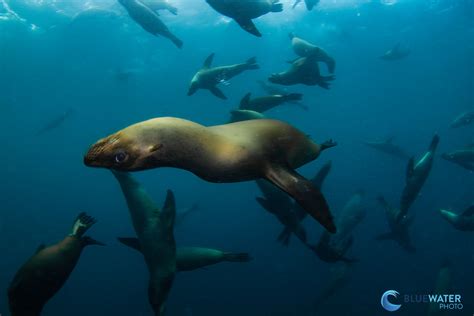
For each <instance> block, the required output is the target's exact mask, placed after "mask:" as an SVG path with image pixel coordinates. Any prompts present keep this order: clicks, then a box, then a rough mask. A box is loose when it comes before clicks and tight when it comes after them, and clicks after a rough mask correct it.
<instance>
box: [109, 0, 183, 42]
mask: <svg viewBox="0 0 474 316" xmlns="http://www.w3.org/2000/svg"><path fill="white" fill-rule="evenodd" d="M118 2H119V3H120V4H121V5H122V6H123V7H124V8H125V10H127V12H128V15H129V16H130V17H131V18H132V19H133V20H134V21H135V22H137V23H138V24H139V25H140V26H141V27H142V28H143V29H144V30H145V31H147V32H148V33H150V34H152V35H154V36H158V35H161V36H163V37H166V38H167V39H169V40H170V41H172V42H173V43H174V44H175V45H176V46H177V47H178V48H181V47H183V42H182V41H181V40H180V39H179V38H177V37H176V36H175V35H174V34H173V33H171V31H170V30H169V29H168V27H167V26H166V25H165V24H164V23H163V21H161V19H160V17H159V16H158V14H156V13H155V12H154V11H153V10H152V9H150V8H149V7H147V6H146V5H145V4H143V2H141V1H140V0H118Z"/></svg>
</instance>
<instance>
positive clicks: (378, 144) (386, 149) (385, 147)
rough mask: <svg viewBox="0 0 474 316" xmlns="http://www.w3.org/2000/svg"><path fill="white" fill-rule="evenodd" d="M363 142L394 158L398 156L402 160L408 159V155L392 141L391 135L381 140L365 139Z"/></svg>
mask: <svg viewBox="0 0 474 316" xmlns="http://www.w3.org/2000/svg"><path fill="white" fill-rule="evenodd" d="M364 144H365V145H367V146H369V147H371V148H373V149H375V150H377V151H380V152H382V153H385V154H388V155H390V156H393V157H396V158H400V159H403V160H408V159H410V155H408V154H407V153H406V152H405V151H404V150H403V149H402V148H401V147H400V146H398V145H396V144H394V143H393V137H390V138H387V139H385V140H382V141H365V142H364Z"/></svg>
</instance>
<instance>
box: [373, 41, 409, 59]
mask: <svg viewBox="0 0 474 316" xmlns="http://www.w3.org/2000/svg"><path fill="white" fill-rule="evenodd" d="M408 55H410V50H409V49H402V48H401V47H400V43H398V44H397V45H395V46H394V47H393V48H392V49H390V50H388V51H386V52H385V54H383V55H382V56H380V59H383V60H386V61H394V60H400V59H404V58H406V57H407V56H408Z"/></svg>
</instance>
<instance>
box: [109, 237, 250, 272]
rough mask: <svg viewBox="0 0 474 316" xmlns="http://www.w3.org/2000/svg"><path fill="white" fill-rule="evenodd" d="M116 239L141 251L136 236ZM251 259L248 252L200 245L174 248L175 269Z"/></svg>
mask: <svg viewBox="0 0 474 316" xmlns="http://www.w3.org/2000/svg"><path fill="white" fill-rule="evenodd" d="M118 240H119V241H120V242H121V243H122V244H124V245H126V246H128V247H130V248H133V249H135V250H138V251H140V252H141V247H140V241H139V240H138V238H122V237H120V238H118ZM250 260H252V258H251V257H250V255H249V254H248V253H232V252H224V251H221V250H217V249H211V248H202V247H178V248H176V271H177V272H183V271H194V270H197V269H201V268H205V267H208V266H210V265H214V264H217V263H221V262H249V261H250Z"/></svg>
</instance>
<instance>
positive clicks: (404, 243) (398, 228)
mask: <svg viewBox="0 0 474 316" xmlns="http://www.w3.org/2000/svg"><path fill="white" fill-rule="evenodd" d="M377 201H378V202H379V204H380V206H382V207H383V209H384V210H385V215H386V217H387V222H388V226H389V228H390V232H388V233H385V234H380V235H378V236H377V237H376V238H375V239H376V240H379V241H380V240H394V241H396V242H397V243H398V244H399V245H400V246H401V247H402V248H403V249H404V250H405V251H407V252H409V253H414V252H415V251H416V250H415V247H413V244H412V242H411V238H410V232H409V229H410V226H411V225H412V224H413V219H414V218H413V216H404V217H403V218H402V220H401V221H398V220H397V219H398V218H399V215H400V209H397V208H394V207H392V206H391V205H390V204H389V203H388V202H387V201H386V200H385V198H384V197H383V196H379V197H378V198H377Z"/></svg>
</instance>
